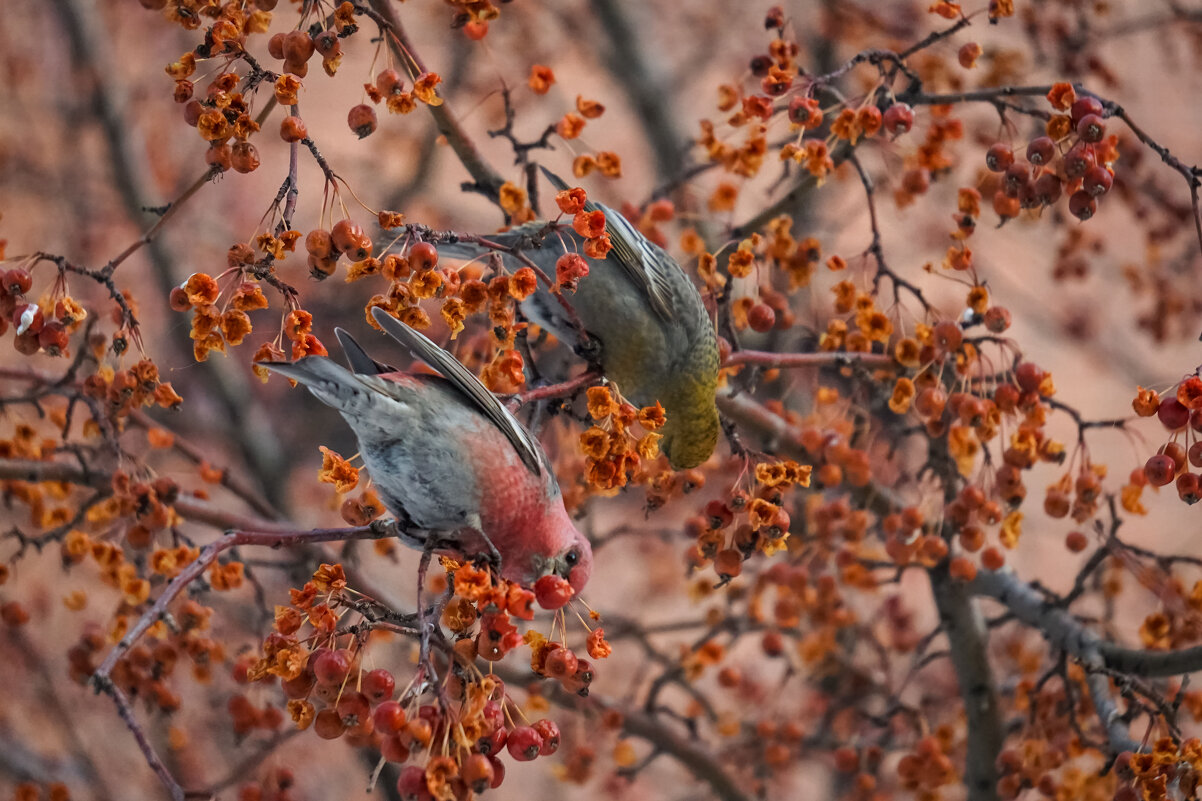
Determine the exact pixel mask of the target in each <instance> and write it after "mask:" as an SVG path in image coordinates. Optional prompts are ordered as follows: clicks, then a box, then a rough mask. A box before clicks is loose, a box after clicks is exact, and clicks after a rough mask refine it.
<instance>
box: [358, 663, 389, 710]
mask: <svg viewBox="0 0 1202 801" xmlns="http://www.w3.org/2000/svg"><path fill="white" fill-rule="evenodd" d="M395 689H396V680H395V679H393V678H392V674H391V673H389V672H388V671H387V670H385V669H384V668H376V669H375V670H372V671H368V673H367V674H366V675H365V676H364V677H363V694H364V695H366V696H367V698H368V700H369V701H371V702H372V703H373V704H378V703H379V702H380V701H386V700H388V699H389V698H391V697H392V693H393V690H395Z"/></svg>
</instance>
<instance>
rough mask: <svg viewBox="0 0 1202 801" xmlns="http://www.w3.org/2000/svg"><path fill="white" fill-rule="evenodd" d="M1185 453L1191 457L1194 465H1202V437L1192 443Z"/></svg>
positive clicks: (1187, 456)
mask: <svg viewBox="0 0 1202 801" xmlns="http://www.w3.org/2000/svg"><path fill="white" fill-rule="evenodd" d="M1185 455H1186V458H1187V459H1189V463H1190V464H1192V465H1193V466H1194V467H1202V439H1200V440H1198V441H1197V442H1195V443H1194V444H1193V445H1190V446H1189V450H1188V451H1186V453H1185Z"/></svg>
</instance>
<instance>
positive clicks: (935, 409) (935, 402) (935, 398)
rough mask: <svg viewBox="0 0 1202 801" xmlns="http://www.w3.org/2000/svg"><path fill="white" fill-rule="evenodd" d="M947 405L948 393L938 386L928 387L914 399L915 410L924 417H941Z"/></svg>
mask: <svg viewBox="0 0 1202 801" xmlns="http://www.w3.org/2000/svg"><path fill="white" fill-rule="evenodd" d="M946 405H947V393H946V392H944V391H943V390H941V389H939V388H938V387H927V388H926V389H924V390H923V391H922V392H919V393H918V397H916V398H915V399H914V410H915V411H917V412H918V413H919V414H920V415H922V416H923V417H939V416H940V415H942V414H943V407H944V406H946Z"/></svg>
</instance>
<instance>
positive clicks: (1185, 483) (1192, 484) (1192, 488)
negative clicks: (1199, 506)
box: [1177, 473, 1202, 504]
mask: <svg viewBox="0 0 1202 801" xmlns="http://www.w3.org/2000/svg"><path fill="white" fill-rule="evenodd" d="M1177 497H1178V498H1180V499H1181V500H1183V501H1185V502H1186V503H1188V504H1195V503H1197V502H1198V499H1199V498H1202V482H1199V476H1198V474H1197V473H1182V474H1181V475H1179V476H1177Z"/></svg>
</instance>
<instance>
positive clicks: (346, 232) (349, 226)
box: [306, 219, 371, 261]
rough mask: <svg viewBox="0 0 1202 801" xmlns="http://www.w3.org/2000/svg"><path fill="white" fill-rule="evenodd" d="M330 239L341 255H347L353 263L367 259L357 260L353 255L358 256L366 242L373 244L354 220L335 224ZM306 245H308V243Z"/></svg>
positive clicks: (344, 220) (340, 221)
mask: <svg viewBox="0 0 1202 801" xmlns="http://www.w3.org/2000/svg"><path fill="white" fill-rule="evenodd" d="M330 238H331V240H332V241H333V243H334V247H336V248H337V249H338V251H339V252H340V253H346V254H347V258H349V259H350V260H351V261H362V260H363V259H365V258H367V256H362V257H359V258H355V257H354V256H352V255H351V254H352V253H354V254H355V255H358V253H357V251H358V250H359V249H360V247H361V245H362V243H363V242H364V241H367V242H368V244H370V243H371V240H370V239H368V237H367V233H366V232H365V231H364V230H363V226H361V225H359V224H358V223H356V222H354V221H353V220H349V219H343V220H339V221H338V222H336V223H334V227H333V228H331V229H330ZM306 244H308V243H307V242H306ZM370 250H371V249H370V248H368V255H371V253H370Z"/></svg>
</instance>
